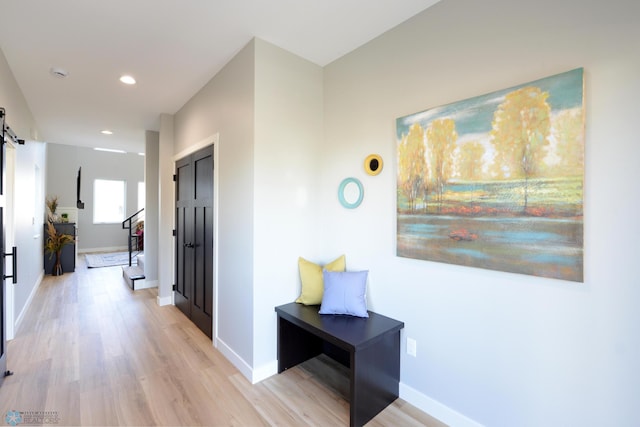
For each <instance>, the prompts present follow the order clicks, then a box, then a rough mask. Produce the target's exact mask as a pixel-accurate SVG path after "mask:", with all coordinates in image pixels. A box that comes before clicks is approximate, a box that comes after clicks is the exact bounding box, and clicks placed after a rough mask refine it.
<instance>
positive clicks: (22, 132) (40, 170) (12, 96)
mask: <svg viewBox="0 0 640 427" xmlns="http://www.w3.org/2000/svg"><path fill="white" fill-rule="evenodd" d="M0 107H4V108H5V110H6V114H7V117H6V120H7V124H8V125H9V126H11V129H13V130H14V132H15V133H16V134H17V135H18V137H20V138H24V139H27V140H28V141H27V142H26V143H25V145H18V146H17V147H16V148H15V181H14V182H15V188H14V203H15V205H14V206H15V215H14V219H15V242H14V243H15V245H16V246H17V247H18V284H17V285H12V284H11V283H10V282H11V281H10V280H8V281H6V286H7V287H11V291H12V293H13V297H14V307H13V309H12V310H9V311H10V312H12V313H13V314H14V319H13V320H12V319H9V321H15V320H18V321H19V319H20V318H21V316H22V315H23V314H24V309H25V307H26V304H27V301H28V300H29V298H31V296H32V295H33V293H34V292H35V290H36V289H37V286H38V284H39V283H40V280H41V279H42V274H43V255H44V254H43V245H44V243H43V236H42V228H41V225H40V224H39V222H40V221H39V219H40V218H43V216H44V197H43V199H42V203H37V201H36V194H37V190H38V189H40V191H41V193H40V194H44V178H45V174H46V165H45V153H46V147H45V144H43V143H41V142H37V141H34V140H35V139H37V138H38V131H37V129H36V125H35V122H34V120H33V116H32V114H31V111H30V110H29V106H28V105H27V103H26V101H25V99H24V96H23V95H22V92H21V91H20V88H19V87H18V84H17V83H16V81H15V78H14V76H13V73H12V72H11V70H10V69H9V66H8V64H7V62H6V59H5V57H4V54H2V53H1V52H0ZM36 171H37V172H36ZM6 261H7V262H11V260H10V259H7V260H6ZM14 325H15V322H14ZM9 357H11V356H9Z"/></svg>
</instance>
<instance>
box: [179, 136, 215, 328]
mask: <svg viewBox="0 0 640 427" xmlns="http://www.w3.org/2000/svg"><path fill="white" fill-rule="evenodd" d="M213 273H214V272H213V147H207V148H204V149H202V150H200V151H198V152H196V153H194V154H192V155H190V156H188V157H185V158H183V159H180V160H178V161H177V162H176V292H175V304H176V306H177V307H178V308H179V309H180V310H181V311H182V312H183V313H184V314H185V315H186V316H187V317H189V318H190V319H191V321H192V322H194V323H195V324H196V325H197V326H198V327H199V328H200V329H201V330H202V331H203V332H204V333H205V334H207V336H208V337H209V338H211V337H212V322H213V320H212V319H213Z"/></svg>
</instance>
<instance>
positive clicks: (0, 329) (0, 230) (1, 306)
mask: <svg viewBox="0 0 640 427" xmlns="http://www.w3.org/2000/svg"><path fill="white" fill-rule="evenodd" d="M2 126H3V127H4V121H2ZM2 138H3V141H0V385H2V382H3V380H4V377H5V373H8V371H7V337H6V335H5V330H6V325H5V322H6V319H5V316H6V307H5V304H6V300H7V292H6V289H5V278H4V276H5V270H4V253H5V252H4V244H5V243H4V209H5V205H6V195H5V194H4V183H5V181H6V180H5V145H6V143H5V142H4V130H3V132H2ZM13 274H15V271H14V273H13Z"/></svg>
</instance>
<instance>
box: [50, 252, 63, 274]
mask: <svg viewBox="0 0 640 427" xmlns="http://www.w3.org/2000/svg"><path fill="white" fill-rule="evenodd" d="M60 254H61V251H58V252H56V262H55V263H53V269H52V270H51V275H52V276H62V273H63V271H62V264H61V262H60V258H61V256H60Z"/></svg>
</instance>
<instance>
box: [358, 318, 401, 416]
mask: <svg viewBox="0 0 640 427" xmlns="http://www.w3.org/2000/svg"><path fill="white" fill-rule="evenodd" d="M399 384H400V332H399V331H398V332H393V333H388V334H386V335H385V336H384V337H383V338H382V339H381V340H379V341H377V342H376V343H374V344H373V345H371V346H369V347H367V348H365V349H359V350H358V351H356V352H354V353H352V355H351V401H350V412H351V413H350V419H351V426H352V427H353V426H357V427H360V426H362V425H364V424H366V423H367V422H368V421H370V420H371V419H372V418H373V417H375V416H376V415H378V413H380V411H382V410H383V409H384V408H386V407H387V406H388V405H389V404H391V403H392V402H393V401H394V400H396V399H397V398H398V393H399V388H400V385H399Z"/></svg>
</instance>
